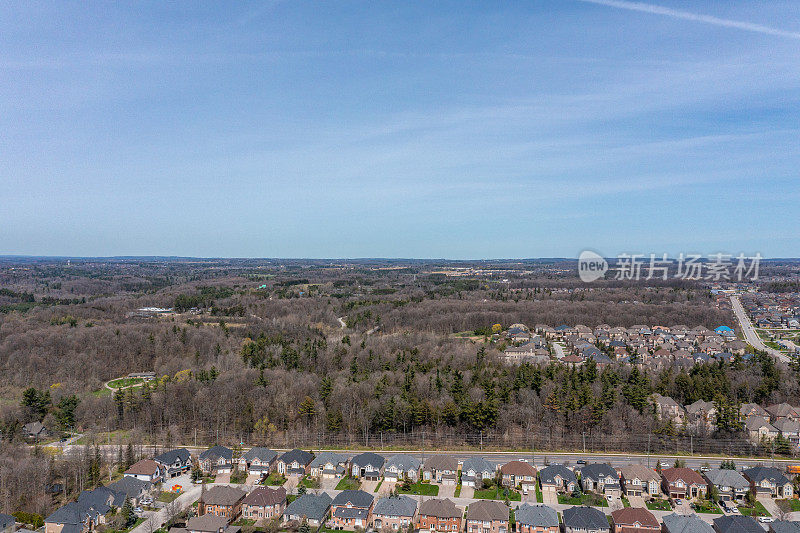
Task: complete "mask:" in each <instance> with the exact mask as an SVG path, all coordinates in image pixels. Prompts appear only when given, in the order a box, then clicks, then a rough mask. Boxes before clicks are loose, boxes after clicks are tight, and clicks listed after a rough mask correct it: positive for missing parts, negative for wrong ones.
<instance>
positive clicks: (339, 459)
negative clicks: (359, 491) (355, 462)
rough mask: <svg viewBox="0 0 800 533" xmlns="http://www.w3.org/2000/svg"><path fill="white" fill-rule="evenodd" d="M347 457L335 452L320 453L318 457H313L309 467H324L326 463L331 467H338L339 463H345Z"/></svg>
mask: <svg viewBox="0 0 800 533" xmlns="http://www.w3.org/2000/svg"><path fill="white" fill-rule="evenodd" d="M346 462H347V456H346V455H344V454H341V453H336V452H321V453H320V454H319V455H317V456H316V457H314V460H313V461H311V464H310V465H309V466H310V467H311V468H316V467H319V466H325V465H326V464H328V463H331V464H332V465H334V466H335V465H338V464H340V463H346Z"/></svg>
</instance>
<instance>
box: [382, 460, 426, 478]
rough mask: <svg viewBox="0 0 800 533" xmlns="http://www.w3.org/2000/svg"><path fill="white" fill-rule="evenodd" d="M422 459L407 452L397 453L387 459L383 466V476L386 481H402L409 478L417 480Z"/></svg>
mask: <svg viewBox="0 0 800 533" xmlns="http://www.w3.org/2000/svg"><path fill="white" fill-rule="evenodd" d="M421 464H422V463H421V461H420V460H419V459H417V458H416V457H413V456H411V455H406V454H402V453H401V454H397V455H393V456H391V457H389V458H388V459H386V465H384V467H383V477H384V479H386V481H401V480H403V479H404V478H406V477H407V478H408V479H410V480H411V481H416V480H417V478H418V477H419V467H420V465H421Z"/></svg>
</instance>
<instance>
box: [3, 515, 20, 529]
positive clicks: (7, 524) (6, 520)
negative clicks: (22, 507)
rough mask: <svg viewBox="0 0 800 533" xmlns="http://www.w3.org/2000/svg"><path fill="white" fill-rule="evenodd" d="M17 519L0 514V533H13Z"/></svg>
mask: <svg viewBox="0 0 800 533" xmlns="http://www.w3.org/2000/svg"><path fill="white" fill-rule="evenodd" d="M16 525H17V519H16V518H14V517H13V516H11V515H10V514H5V513H0V533H13V532H14V527H15V526H16Z"/></svg>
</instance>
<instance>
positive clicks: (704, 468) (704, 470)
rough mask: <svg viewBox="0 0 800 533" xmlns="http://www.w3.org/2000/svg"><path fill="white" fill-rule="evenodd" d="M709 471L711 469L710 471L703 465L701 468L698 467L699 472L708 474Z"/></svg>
mask: <svg viewBox="0 0 800 533" xmlns="http://www.w3.org/2000/svg"><path fill="white" fill-rule="evenodd" d="M709 470H711V469H710V468H708V467H707V466H705V465H703V466H701V467H700V471H701V472H708V471H709Z"/></svg>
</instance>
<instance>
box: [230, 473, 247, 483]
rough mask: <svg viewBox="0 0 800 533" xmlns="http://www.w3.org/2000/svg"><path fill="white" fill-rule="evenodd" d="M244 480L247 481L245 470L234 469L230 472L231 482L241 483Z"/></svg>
mask: <svg viewBox="0 0 800 533" xmlns="http://www.w3.org/2000/svg"><path fill="white" fill-rule="evenodd" d="M245 481H247V472H244V471H242V470H235V471H233V472H232V473H231V483H233V484H234V485H241V484H243V483H244V482H245Z"/></svg>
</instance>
